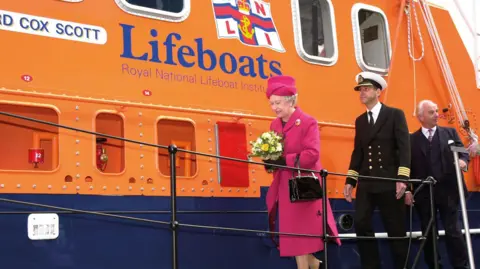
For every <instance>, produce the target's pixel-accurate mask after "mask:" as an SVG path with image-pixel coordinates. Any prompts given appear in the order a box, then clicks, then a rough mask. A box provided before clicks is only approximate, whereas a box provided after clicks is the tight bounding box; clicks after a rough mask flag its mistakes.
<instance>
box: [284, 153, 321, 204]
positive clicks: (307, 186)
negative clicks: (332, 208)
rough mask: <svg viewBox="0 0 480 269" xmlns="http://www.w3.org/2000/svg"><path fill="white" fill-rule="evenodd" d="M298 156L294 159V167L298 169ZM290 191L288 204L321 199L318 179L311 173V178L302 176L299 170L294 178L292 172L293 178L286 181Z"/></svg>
mask: <svg viewBox="0 0 480 269" xmlns="http://www.w3.org/2000/svg"><path fill="white" fill-rule="evenodd" d="M299 159H300V156H299V155H297V157H296V158H295V167H297V168H298V169H300V162H299ZM288 185H289V190H290V202H292V203H294V202H308V201H314V200H318V199H321V198H322V197H323V192H322V187H321V186H320V181H319V180H318V177H316V176H315V174H314V173H313V172H312V175H311V176H302V175H301V173H300V170H298V175H297V176H295V172H293V178H291V179H290V180H289V181H288Z"/></svg>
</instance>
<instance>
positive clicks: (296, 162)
mask: <svg viewBox="0 0 480 269" xmlns="http://www.w3.org/2000/svg"><path fill="white" fill-rule="evenodd" d="M294 166H295V167H297V168H298V177H299V178H300V177H302V175H301V174H300V154H297V155H296V156H295V163H294ZM311 173H312V176H313V177H314V178H317V177H316V176H315V173H313V172H311ZM292 174H293V177H294V178H295V172H292Z"/></svg>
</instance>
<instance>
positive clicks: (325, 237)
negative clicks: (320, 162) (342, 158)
mask: <svg viewBox="0 0 480 269" xmlns="http://www.w3.org/2000/svg"><path fill="white" fill-rule="evenodd" d="M320 176H321V177H322V211H323V213H322V221H323V253H324V257H323V268H325V269H326V268H328V252H327V246H328V236H329V234H328V223H327V218H328V212H327V199H328V198H327V176H328V172H327V170H325V169H322V170H321V171H320Z"/></svg>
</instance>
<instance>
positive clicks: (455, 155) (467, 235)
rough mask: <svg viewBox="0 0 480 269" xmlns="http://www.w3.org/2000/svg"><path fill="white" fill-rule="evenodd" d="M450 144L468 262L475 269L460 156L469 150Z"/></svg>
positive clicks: (451, 142)
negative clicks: (459, 154)
mask: <svg viewBox="0 0 480 269" xmlns="http://www.w3.org/2000/svg"><path fill="white" fill-rule="evenodd" d="M448 144H449V145H450V149H451V150H452V152H453V159H454V162H455V172H456V174H457V186H458V195H459V196H460V208H461V209H462V216H463V228H464V229H465V240H466V244H467V254H468V263H469V264H470V267H469V268H471V269H475V260H474V255H473V248H472V238H471V236H470V225H469V223H468V214H467V203H466V202H465V192H464V191H463V184H464V183H463V176H462V171H461V170H460V164H459V160H460V158H459V157H458V153H459V152H462V153H466V154H468V151H467V150H466V149H465V148H464V147H457V146H455V142H454V141H451V140H449V141H448Z"/></svg>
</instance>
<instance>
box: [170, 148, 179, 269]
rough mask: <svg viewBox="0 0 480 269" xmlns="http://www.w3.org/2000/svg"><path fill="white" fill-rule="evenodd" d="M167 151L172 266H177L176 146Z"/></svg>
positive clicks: (175, 267)
mask: <svg viewBox="0 0 480 269" xmlns="http://www.w3.org/2000/svg"><path fill="white" fill-rule="evenodd" d="M168 153H169V155H170V191H171V193H170V199H171V211H172V222H171V229H172V255H173V256H172V259H173V260H172V268H173V269H177V268H178V244H177V226H178V222H177V168H176V166H177V164H176V154H177V146H175V145H170V146H168Z"/></svg>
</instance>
